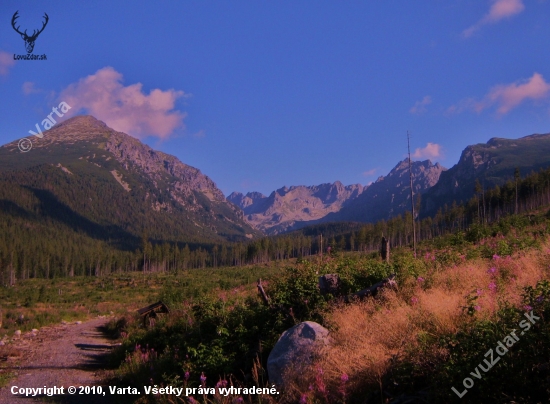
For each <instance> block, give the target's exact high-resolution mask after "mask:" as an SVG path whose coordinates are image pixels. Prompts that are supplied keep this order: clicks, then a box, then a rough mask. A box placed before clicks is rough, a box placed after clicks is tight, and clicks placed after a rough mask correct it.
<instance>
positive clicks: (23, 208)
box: [0, 116, 258, 250]
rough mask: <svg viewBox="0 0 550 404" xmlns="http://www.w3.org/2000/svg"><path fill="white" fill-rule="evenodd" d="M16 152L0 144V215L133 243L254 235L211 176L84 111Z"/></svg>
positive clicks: (120, 243) (14, 147)
mask: <svg viewBox="0 0 550 404" xmlns="http://www.w3.org/2000/svg"><path fill="white" fill-rule="evenodd" d="M32 142H33V148H32V150H30V151H29V152H27V153H21V152H20V151H19V150H18V148H17V143H16V142H13V143H10V144H7V145H5V146H2V147H0V183H1V184H2V186H1V187H0V203H1V205H0V206H2V213H3V216H10V217H11V218H13V219H14V220H23V221H25V222H27V223H29V225H32V226H36V225H39V224H40V223H42V224H44V223H46V221H47V222H48V223H50V224H51V223H54V224H55V225H60V226H62V227H64V228H66V229H67V230H69V229H70V230H71V231H76V232H79V233H83V234H86V235H87V236H89V237H92V238H95V239H102V240H109V242H110V243H111V244H113V245H118V246H121V247H123V248H128V249H132V250H133V249H135V248H137V247H139V244H137V242H138V241H139V239H140V238H141V237H142V235H143V234H147V235H148V237H149V238H151V239H152V240H156V241H158V242H160V241H163V242H164V241H171V242H172V241H173V242H176V241H178V242H205V241H208V242H220V241H227V240H246V239H248V238H252V237H253V236H254V235H257V234H258V232H257V231H255V230H254V229H252V228H251V227H250V226H249V225H248V224H247V223H246V222H244V220H243V218H242V212H241V211H240V210H238V209H236V208H235V207H234V206H233V205H232V204H230V203H228V202H227V201H226V200H225V198H224V195H223V194H222V192H221V191H220V190H219V189H218V188H217V187H216V185H215V184H214V182H213V181H212V180H211V179H210V178H208V177H207V176H205V175H204V174H202V173H201V172H200V171H199V170H198V169H196V168H194V167H191V166H188V165H186V164H184V163H182V162H181V161H179V160H178V159H177V158H176V157H174V156H171V155H168V154H166V153H162V152H159V151H155V150H153V149H152V148H150V147H149V146H147V145H145V144H143V143H141V142H140V141H139V140H137V139H135V138H132V137H131V136H128V135H126V134H124V133H120V132H116V131H114V130H113V129H111V128H109V127H107V126H106V125H105V124H104V123H103V122H101V121H98V120H97V119H95V118H93V117H91V116H77V117H74V118H72V119H69V120H67V121H65V122H63V123H61V124H58V125H56V126H55V127H53V128H52V129H51V130H49V131H47V132H44V137H43V138H38V137H32Z"/></svg>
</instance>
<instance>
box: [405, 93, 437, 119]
mask: <svg viewBox="0 0 550 404" xmlns="http://www.w3.org/2000/svg"><path fill="white" fill-rule="evenodd" d="M431 103H432V97H430V96H429V95H426V96H425V97H424V98H422V100H420V101H416V102H415V104H414V105H413V106H412V108H411V109H409V112H410V113H411V114H415V115H421V114H424V113H426V112H427V111H428V109H427V108H426V106H427V105H430V104H431Z"/></svg>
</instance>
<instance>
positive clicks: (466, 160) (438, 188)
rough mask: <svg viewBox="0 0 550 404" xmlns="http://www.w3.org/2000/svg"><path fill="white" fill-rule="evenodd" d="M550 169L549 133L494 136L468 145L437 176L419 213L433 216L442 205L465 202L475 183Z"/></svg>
mask: <svg viewBox="0 0 550 404" xmlns="http://www.w3.org/2000/svg"><path fill="white" fill-rule="evenodd" d="M549 166H550V133H547V134H534V135H530V136H525V137H522V138H519V139H502V138H497V137H494V138H492V139H490V140H489V141H488V142H487V143H480V144H476V145H472V146H468V147H466V148H465V149H464V151H463V152H462V155H461V156H460V160H459V161H458V163H457V164H456V165H454V166H453V167H452V168H450V169H449V170H447V171H446V172H444V173H442V174H441V178H440V180H439V181H438V183H437V184H435V185H434V187H433V188H431V189H430V190H429V191H427V192H426V194H425V195H424V198H423V202H424V203H423V214H424V215H433V214H434V213H435V212H436V211H437V209H438V208H439V207H441V206H443V205H444V204H447V205H449V206H450V205H451V204H452V203H453V201H456V202H457V203H458V202H460V201H466V200H468V199H469V198H471V197H472V196H473V195H474V188H475V182H476V180H479V182H480V184H482V185H483V186H484V187H485V188H490V187H492V186H495V185H503V184H504V183H506V182H507V181H509V180H513V179H514V170H515V168H516V167H517V168H519V170H520V174H521V176H522V177H525V175H527V174H529V173H531V172H532V171H538V170H539V169H541V168H546V167H549Z"/></svg>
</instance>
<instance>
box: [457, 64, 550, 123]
mask: <svg viewBox="0 0 550 404" xmlns="http://www.w3.org/2000/svg"><path fill="white" fill-rule="evenodd" d="M548 96H550V83H547V82H546V81H545V80H544V77H542V75H541V74H539V73H534V74H533V76H531V78H529V79H527V80H521V81H518V82H515V83H511V84H499V85H497V86H495V87H493V88H491V89H490V90H489V92H488V93H487V94H486V95H485V96H484V97H483V99H482V100H480V101H477V100H475V99H473V98H469V99H466V100H462V101H460V102H459V103H458V104H457V105H453V106H451V107H450V108H449V109H448V110H447V112H449V113H459V112H463V111H465V110H470V111H473V112H477V113H481V112H482V111H483V110H485V109H487V108H490V107H492V106H496V108H497V114H499V115H504V114H507V113H508V112H510V111H511V110H512V109H514V108H516V107H517V106H519V105H520V104H521V103H523V102H524V101H528V100H532V101H537V100H543V99H545V98H548Z"/></svg>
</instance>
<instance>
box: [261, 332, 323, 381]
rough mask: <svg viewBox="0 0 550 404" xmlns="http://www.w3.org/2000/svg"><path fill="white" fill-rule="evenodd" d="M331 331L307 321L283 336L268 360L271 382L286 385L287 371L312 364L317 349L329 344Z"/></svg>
mask: <svg viewBox="0 0 550 404" xmlns="http://www.w3.org/2000/svg"><path fill="white" fill-rule="evenodd" d="M328 334H329V331H328V330H327V329H326V328H325V327H323V326H321V325H320V324H317V323H315V322H313V321H305V322H303V323H300V324H298V325H295V326H294V327H292V328H289V329H288V330H286V331H285V332H283V333H282V334H281V337H280V338H279V341H277V343H276V344H275V346H274V347H273V350H272V351H271V353H270V354H269V358H268V359H267V373H268V375H269V380H270V382H271V383H274V384H275V385H277V386H283V385H284V373H285V370H286V369H287V368H288V367H289V366H292V367H294V368H296V367H297V366H304V365H307V364H308V363H311V360H312V359H313V357H314V355H315V352H316V349H318V348H320V347H322V346H323V345H326V344H328V342H329V336H328Z"/></svg>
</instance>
